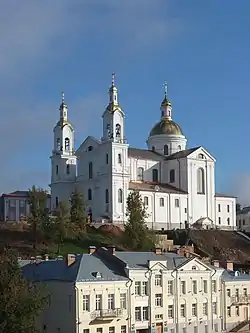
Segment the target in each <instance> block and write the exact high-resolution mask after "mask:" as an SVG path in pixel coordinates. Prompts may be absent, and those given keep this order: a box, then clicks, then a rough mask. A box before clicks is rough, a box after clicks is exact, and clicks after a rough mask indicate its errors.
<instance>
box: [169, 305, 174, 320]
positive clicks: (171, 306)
mask: <svg viewBox="0 0 250 333" xmlns="http://www.w3.org/2000/svg"><path fill="white" fill-rule="evenodd" d="M168 318H174V307H173V305H169V306H168Z"/></svg>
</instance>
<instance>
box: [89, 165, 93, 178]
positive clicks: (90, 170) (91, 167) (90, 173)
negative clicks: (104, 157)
mask: <svg viewBox="0 0 250 333" xmlns="http://www.w3.org/2000/svg"><path fill="white" fill-rule="evenodd" d="M92 178H93V163H92V162H89V179H92Z"/></svg>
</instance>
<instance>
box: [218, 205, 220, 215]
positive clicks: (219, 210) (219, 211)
mask: <svg viewBox="0 0 250 333" xmlns="http://www.w3.org/2000/svg"><path fill="white" fill-rule="evenodd" d="M218 212H219V213H220V204H218Z"/></svg>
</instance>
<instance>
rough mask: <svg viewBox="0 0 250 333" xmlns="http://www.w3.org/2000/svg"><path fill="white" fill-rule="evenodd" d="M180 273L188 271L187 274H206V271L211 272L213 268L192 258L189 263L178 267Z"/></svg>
mask: <svg viewBox="0 0 250 333" xmlns="http://www.w3.org/2000/svg"><path fill="white" fill-rule="evenodd" d="M177 270H178V271H186V272H190V271H192V272H194V273H195V272H202V271H203V272H204V271H211V268H210V267H209V266H208V265H206V264H204V263H203V262H202V261H200V260H199V259H197V258H192V259H190V260H188V261H186V262H185V263H184V264H182V265H180V266H179V267H177Z"/></svg>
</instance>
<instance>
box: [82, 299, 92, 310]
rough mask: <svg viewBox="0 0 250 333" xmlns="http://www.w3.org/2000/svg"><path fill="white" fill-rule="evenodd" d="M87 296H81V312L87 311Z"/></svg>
mask: <svg viewBox="0 0 250 333" xmlns="http://www.w3.org/2000/svg"><path fill="white" fill-rule="evenodd" d="M89 299H90V298H89V295H83V297H82V303H83V304H82V309H83V311H89Z"/></svg>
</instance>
